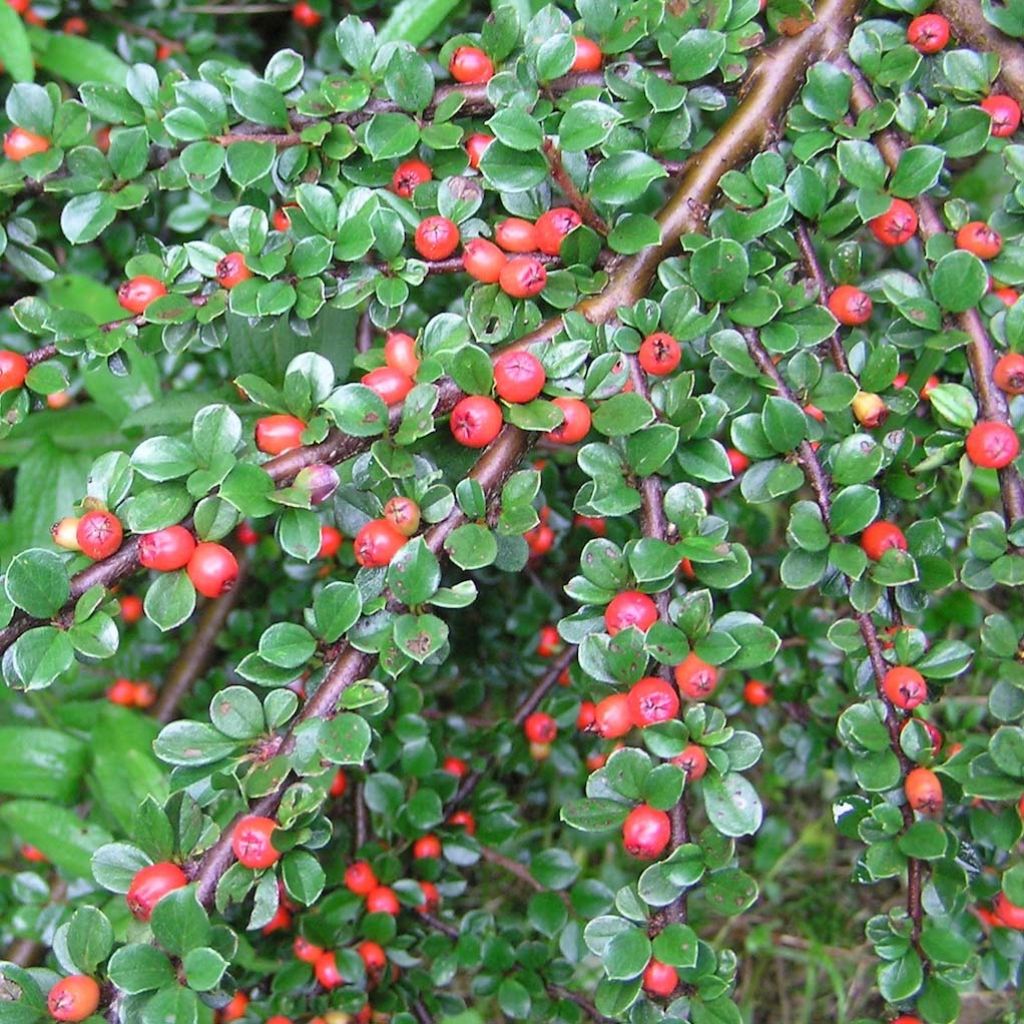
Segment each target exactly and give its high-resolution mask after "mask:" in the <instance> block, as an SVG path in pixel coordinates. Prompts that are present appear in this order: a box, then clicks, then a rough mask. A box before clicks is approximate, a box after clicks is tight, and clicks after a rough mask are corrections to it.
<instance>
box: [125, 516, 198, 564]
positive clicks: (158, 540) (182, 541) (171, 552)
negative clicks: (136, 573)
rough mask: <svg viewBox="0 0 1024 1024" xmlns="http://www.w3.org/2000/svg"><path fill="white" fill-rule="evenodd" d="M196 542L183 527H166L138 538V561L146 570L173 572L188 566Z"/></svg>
mask: <svg viewBox="0 0 1024 1024" xmlns="http://www.w3.org/2000/svg"><path fill="white" fill-rule="evenodd" d="M195 549H196V540H195V537H193V536H192V534H191V533H189V532H188V530H186V529H185V527H184V526H168V527H166V528H165V529H163V530H157V531H156V532H155V533H144V534H143V535H142V536H141V537H140V538H139V561H140V562H141V563H142V564H143V565H144V566H145V567H146V568H147V569H156V571H157V572H174V570H175V569H184V568H185V566H186V565H188V561H189V559H190V558H191V557H192V552H193V551H195Z"/></svg>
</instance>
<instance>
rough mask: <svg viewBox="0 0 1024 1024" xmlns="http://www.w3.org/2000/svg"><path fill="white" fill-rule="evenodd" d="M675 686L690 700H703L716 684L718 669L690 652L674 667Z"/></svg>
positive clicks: (713, 690) (713, 689)
mask: <svg viewBox="0 0 1024 1024" xmlns="http://www.w3.org/2000/svg"><path fill="white" fill-rule="evenodd" d="M675 677H676V686H678V687H679V692H680V693H681V694H682V695H683V696H684V697H689V698H690V700H705V699H706V698H708V697H710V696H711V694H713V693H714V692H715V687H717V686H718V669H717V668H715V666H714V665H709V664H708V663H707V662H706V661H704V660H703V659H702V658H699V657H697V655H696V654H695V653H694V652H693V651H690V653H689V654H688V655H687V656H686V657H685V658H684V659H683V660H682V661H681V662H680V663H679V664H678V665H676V668H675Z"/></svg>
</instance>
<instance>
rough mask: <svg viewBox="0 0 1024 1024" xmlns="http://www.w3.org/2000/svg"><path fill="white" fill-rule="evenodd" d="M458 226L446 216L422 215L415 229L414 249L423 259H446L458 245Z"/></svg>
mask: <svg viewBox="0 0 1024 1024" xmlns="http://www.w3.org/2000/svg"><path fill="white" fill-rule="evenodd" d="M459 237H460V236H459V226H458V225H457V224H456V223H455V222H454V221H452V220H449V219H448V218H447V217H439V216H436V215H435V216H433V217H424V218H423V220H421V221H420V226H419V227H418V228H417V229H416V237H415V239H414V244H415V245H416V251H417V252H418V253H419V254H420V255H421V256H422V257H423V258H424V259H425V260H443V259H447V258H448V257H449V256H451V254H452V253H453V252H455V250H456V249H457V248H458V247H459Z"/></svg>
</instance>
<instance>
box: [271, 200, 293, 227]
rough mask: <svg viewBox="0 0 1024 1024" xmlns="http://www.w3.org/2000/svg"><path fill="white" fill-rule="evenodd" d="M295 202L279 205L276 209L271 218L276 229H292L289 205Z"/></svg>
mask: <svg viewBox="0 0 1024 1024" xmlns="http://www.w3.org/2000/svg"><path fill="white" fill-rule="evenodd" d="M291 205H293V204H291V203H287V204H286V205H285V206H279V207H278V208H277V209H276V210H275V211H274V215H273V217H271V218H270V220H271V223H272V224H273V225H274V230H275V231H290V230H291V226H292V219H291V217H290V216H289V215H288V210H287V208H286V207H287V206H291Z"/></svg>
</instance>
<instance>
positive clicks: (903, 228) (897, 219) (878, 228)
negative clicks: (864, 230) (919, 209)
mask: <svg viewBox="0 0 1024 1024" xmlns="http://www.w3.org/2000/svg"><path fill="white" fill-rule="evenodd" d="M868 226H869V227H870V228H871V231H872V233H873V234H874V236H875V238H877V239H878V240H879V241H880V242H881V243H882V245H887V246H896V245H903V243H904V242H907V241H909V240H910V239H911V238H913V237H914V233H915V232H916V231H917V214H916V213H915V212H914V208H913V207H912V206H911V205H910V203H908V202H907V201H906V200H905V199H894V200H893V201H892V205H891V206H890V207H889V209H888V210H887V211H886V212H885V213H883V214H881V215H880V216H878V217H875V218H873V219H872V220H870V221H868Z"/></svg>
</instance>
